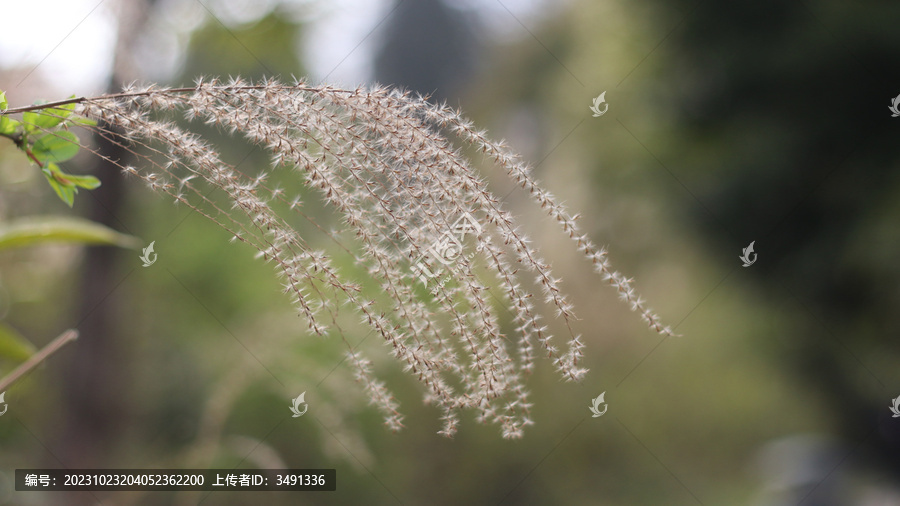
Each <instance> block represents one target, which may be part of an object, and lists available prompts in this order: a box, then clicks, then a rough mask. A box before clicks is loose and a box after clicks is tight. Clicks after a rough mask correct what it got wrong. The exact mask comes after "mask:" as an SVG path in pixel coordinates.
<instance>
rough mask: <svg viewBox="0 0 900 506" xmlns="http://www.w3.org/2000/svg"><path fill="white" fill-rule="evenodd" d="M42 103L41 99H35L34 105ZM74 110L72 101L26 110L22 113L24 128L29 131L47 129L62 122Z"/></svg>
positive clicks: (73, 96)
mask: <svg viewBox="0 0 900 506" xmlns="http://www.w3.org/2000/svg"><path fill="white" fill-rule="evenodd" d="M69 98H75V95H72V96H71V97H69ZM43 103H44V101H43V100H38V101H35V103H34V105H41V104H43ZM74 110H75V104H74V103H72V104H65V105H61V106H59V107H53V108H50V109H40V110H37V111H28V112H26V113H25V114H23V115H22V119H23V120H24V121H25V129H26V130H28V131H29V132H34V131H36V130H47V129H49V128H53V127H55V126H56V125H59V124H60V123H62V122H63V120H65V119H66V118H68V117H69V116H70V115H71V114H72V111H74Z"/></svg>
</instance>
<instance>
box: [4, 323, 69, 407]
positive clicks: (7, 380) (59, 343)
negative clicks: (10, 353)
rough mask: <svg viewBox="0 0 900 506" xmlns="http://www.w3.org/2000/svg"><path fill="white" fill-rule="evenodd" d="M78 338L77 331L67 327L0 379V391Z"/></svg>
mask: <svg viewBox="0 0 900 506" xmlns="http://www.w3.org/2000/svg"><path fill="white" fill-rule="evenodd" d="M77 338H78V331H77V330H74V329H69V330H67V331H65V332H63V333H62V334H60V335H59V336H58V337H57V338H56V339H54V340H52V341H50V343H49V344H47V346H44V347H43V348H41V350H40V351H39V352H37V353H35V354H34V355H32V356H31V358H29V359H28V360H26V361H25V362H24V363H22V364H21V365H20V366H19V367H16V368H15V370H13V372H11V373H9V374H7V375H6V377H4V378H3V379H2V380H0V392H5V391H6V389H7V387H9V386H10V385H12V384H13V383H15V382H16V381H17V380H18V379H19V378H21V377H22V376H24V375H25V373H27V372H28V371H30V370H32V369H34V368H35V366H37V365H38V364H40V363H41V362H43V361H44V360H46V359H47V357H49V356H50V355H52V354H53V353H55V352H56V350H58V349H60V348H62V347H63V346H64V345H65V344H66V343H68V342H69V341H74V340H75V339H77Z"/></svg>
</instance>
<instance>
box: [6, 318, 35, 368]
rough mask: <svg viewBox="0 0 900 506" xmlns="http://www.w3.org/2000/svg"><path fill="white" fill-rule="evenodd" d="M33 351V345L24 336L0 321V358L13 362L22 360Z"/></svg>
mask: <svg viewBox="0 0 900 506" xmlns="http://www.w3.org/2000/svg"><path fill="white" fill-rule="evenodd" d="M35 351H36V348H35V346H34V345H33V344H31V341H29V340H28V339H26V338H25V336H23V335H22V334H19V332H18V331H17V330H16V329H14V328H12V327H10V326H9V325H7V324H5V323H3V322H0V358H5V359H9V360H12V361H13V362H24V361H26V360H28V357H30V356H31V355H32V354H34V352H35Z"/></svg>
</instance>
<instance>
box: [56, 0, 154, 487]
mask: <svg viewBox="0 0 900 506" xmlns="http://www.w3.org/2000/svg"><path fill="white" fill-rule="evenodd" d="M154 3H155V0H133V1H131V0H130V1H127V2H124V1H123V2H120V3H119V4H118V6H117V7H118V8H119V12H118V18H119V19H118V21H119V28H118V40H117V42H116V49H115V60H114V67H113V71H112V73H111V75H110V78H109V83H108V86H107V90H108V91H114V90H117V89H118V88H120V87H121V85H122V83H123V82H130V81H131V80H134V79H136V78H137V77H138V76H137V75H136V72H135V70H134V66H133V65H131V58H130V56H131V52H132V48H133V47H134V42H135V40H136V39H137V37H138V35H139V34H140V33H141V31H142V30H143V28H144V25H145V22H146V19H147V18H148V13H149V11H150V9H152V7H153V4H154ZM93 142H94V143H95V145H96V146H97V148H98V149H99V152H100V153H102V154H103V155H104V156H105V157H107V158H109V159H111V160H117V161H118V162H119V163H127V160H128V159H129V157H130V153H129V152H128V151H126V150H125V149H123V148H122V147H120V146H117V145H115V144H114V143H113V142H110V141H109V140H107V139H104V138H102V137H100V136H95V137H94V140H93ZM93 174H94V175H95V176H97V177H98V178H100V180H101V181H102V186H100V187H99V188H98V189H96V190H93V191H91V192H84V193H82V194H81V195H80V199H79V200H81V201H83V202H85V203H86V204H87V215H88V218H90V219H91V220H93V221H95V222H97V223H102V224H103V225H106V226H108V227H110V228H113V229H116V230H123V231H126V232H127V229H126V227H125V224H124V223H123V222H122V221H121V220H120V218H121V217H122V216H123V214H124V213H123V207H124V203H125V202H126V196H125V186H124V180H123V177H122V175H121V172H120V170H119V169H118V168H117V167H116V166H115V165H113V164H112V163H110V162H108V161H106V160H99V159H98V162H97V165H96V166H95V167H94V171H93ZM128 254H130V252H124V251H123V250H121V249H118V248H112V247H103V246H101V247H89V248H87V249H86V251H85V259H84V268H83V270H82V279H81V281H80V286H79V289H78V293H79V294H80V296H81V301H80V306H79V308H78V311H79V324H78V329H79V330H80V332H81V338H80V339H79V340H78V346H74V347H73V349H72V351H71V354H70V355H69V361H68V362H67V363H66V364H65V366H64V367H63V369H62V373H61V374H62V377H63V381H62V384H63V387H64V388H63V391H64V399H63V406H62V409H61V412H62V413H64V416H65V417H66V419H65V420H64V424H65V425H64V428H63V430H62V433H61V434H60V437H61V441H60V442H59V444H58V445H56V446H55V448H54V450H57V449H58V450H57V451H58V452H59V453H58V454H57V456H58V457H59V458H60V460H61V461H62V464H63V465H65V466H68V467H75V468H86V467H87V468H89V467H108V466H109V465H110V462H111V461H110V459H109V454H110V453H111V452H112V451H113V450H114V449H115V446H116V441H117V439H118V437H117V436H118V435H120V434H121V433H122V430H123V429H124V427H125V424H126V422H127V420H128V411H129V410H128V405H129V402H128V401H127V396H126V393H127V391H128V390H127V385H128V383H129V379H128V377H127V375H128V369H129V362H130V354H129V353H128V351H127V331H126V329H123V328H121V325H120V323H121V318H119V317H117V312H118V309H119V308H120V306H119V304H118V298H117V296H116V289H117V288H119V285H120V283H121V282H122V281H123V280H124V279H125V278H126V277H127V276H128V271H123V270H120V269H117V268H116V266H117V264H118V262H119V260H120V259H121V258H122V255H128ZM54 464H57V465H58V463H54ZM69 495H70V497H67V498H66V501H65V503H66V504H75V503H80V501H90V502H91V503H93V502H94V500H95V499H94V498H93V497H92V496H91V494H84V493H76V494H69Z"/></svg>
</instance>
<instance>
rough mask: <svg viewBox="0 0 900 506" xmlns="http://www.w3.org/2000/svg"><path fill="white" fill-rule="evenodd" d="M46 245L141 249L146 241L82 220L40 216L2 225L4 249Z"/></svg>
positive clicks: (0, 244) (0, 234) (0, 238)
mask: <svg viewBox="0 0 900 506" xmlns="http://www.w3.org/2000/svg"><path fill="white" fill-rule="evenodd" d="M43 242H77V243H84V244H103V245H108V246H119V247H122V248H130V249H138V248H140V247H141V244H143V243H142V241H141V240H140V239H138V238H137V237H134V236H131V235H125V234H120V233H119V232H116V231H115V230H113V229H111V228H108V227H105V226H103V225H100V224H99V223H94V222H92V221H90V220H85V219H82V218H71V217H61V216H36V217H28V218H19V219H16V220H10V221H8V222H6V223H4V224H2V225H0V250H3V249H8V248H16V247H22V246H31V245H33V244H39V243H43Z"/></svg>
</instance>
